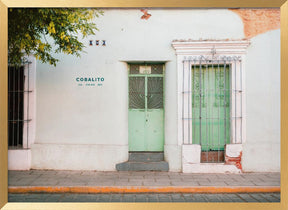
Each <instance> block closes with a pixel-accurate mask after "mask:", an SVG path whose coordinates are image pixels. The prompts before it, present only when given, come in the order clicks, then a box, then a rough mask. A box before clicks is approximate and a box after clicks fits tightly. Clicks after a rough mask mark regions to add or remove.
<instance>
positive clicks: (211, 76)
mask: <svg viewBox="0 0 288 210" xmlns="http://www.w3.org/2000/svg"><path fill="white" fill-rule="evenodd" d="M192 138H193V144H200V145H201V148H202V151H221V150H224V146H225V144H227V143H229V142H230V71H229V66H228V65H225V66H224V65H219V66H213V67H212V66H206V65H205V66H204V65H203V66H202V67H201V68H200V66H193V67H192Z"/></svg>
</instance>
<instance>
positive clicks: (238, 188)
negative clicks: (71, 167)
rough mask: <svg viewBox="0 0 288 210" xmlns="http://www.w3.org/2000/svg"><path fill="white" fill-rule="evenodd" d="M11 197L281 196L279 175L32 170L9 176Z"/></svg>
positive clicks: (9, 174)
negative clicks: (137, 195) (49, 194)
mask: <svg viewBox="0 0 288 210" xmlns="http://www.w3.org/2000/svg"><path fill="white" fill-rule="evenodd" d="M8 185H9V187H8V188H9V193H33V192H34V193H35V192H42V193H43V192H44V193H241V192H254V193H256V192H259V193H263V192H280V173H243V174H183V173H177V172H96V171H54V170H30V171H9V172H8Z"/></svg>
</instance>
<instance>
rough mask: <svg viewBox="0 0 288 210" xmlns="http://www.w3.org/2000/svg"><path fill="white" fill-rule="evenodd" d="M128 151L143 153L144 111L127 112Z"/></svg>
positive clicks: (144, 135)
mask: <svg viewBox="0 0 288 210" xmlns="http://www.w3.org/2000/svg"><path fill="white" fill-rule="evenodd" d="M128 114H129V119H128V120H129V151H145V150H146V145H145V143H146V142H145V139H146V134H145V127H146V121H145V118H146V116H145V115H146V113H145V110H129V113H128Z"/></svg>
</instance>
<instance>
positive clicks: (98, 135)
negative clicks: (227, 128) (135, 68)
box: [32, 9, 279, 171]
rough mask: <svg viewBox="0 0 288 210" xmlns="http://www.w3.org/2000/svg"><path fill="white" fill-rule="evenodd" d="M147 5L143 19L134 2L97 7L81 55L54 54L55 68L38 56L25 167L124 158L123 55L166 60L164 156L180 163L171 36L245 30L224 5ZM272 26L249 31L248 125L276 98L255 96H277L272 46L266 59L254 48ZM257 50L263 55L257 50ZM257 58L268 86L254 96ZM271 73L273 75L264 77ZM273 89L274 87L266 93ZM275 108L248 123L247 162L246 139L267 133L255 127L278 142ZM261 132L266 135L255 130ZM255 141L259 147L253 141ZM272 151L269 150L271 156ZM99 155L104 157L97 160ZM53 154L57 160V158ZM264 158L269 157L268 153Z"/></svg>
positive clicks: (111, 166) (110, 166) (232, 34)
mask: <svg viewBox="0 0 288 210" xmlns="http://www.w3.org/2000/svg"><path fill="white" fill-rule="evenodd" d="M149 13H150V14H151V15H152V16H151V17H150V18H149V19H148V20H143V19H141V16H142V15H143V13H142V12H140V10H139V9H120V10H119V9H108V10H104V16H102V17H100V18H98V19H96V23H97V26H98V28H99V29H100V31H99V32H97V33H96V35H95V36H90V37H88V38H87V39H85V40H83V41H84V43H85V45H86V46H87V48H86V49H85V51H86V53H82V56H81V58H76V57H73V56H65V55H56V56H57V57H58V58H59V59H60V60H61V61H60V62H59V63H58V64H57V67H56V68H54V67H52V66H49V65H46V64H41V63H39V62H38V64H37V84H36V86H37V113H36V116H37V126H36V140H35V144H34V145H32V168H44V169H45V168H49V169H51V168H55V169H75V170H77V169H79V170H80V169H91V170H115V164H116V163H120V162H123V161H125V160H127V158H128V71H127V65H126V63H125V61H165V62H166V65H165V67H166V72H165V151H164V152H165V159H166V160H167V161H168V162H169V167H170V170H171V171H181V170H182V169H181V146H179V145H178V139H177V132H178V131H177V123H178V122H177V72H176V66H177V64H176V55H175V51H174V49H173V48H172V46H171V43H172V40H175V39H178V40H179V39H195V40H199V39H203V40H204V39H241V38H243V37H244V34H243V24H242V21H241V19H240V17H239V16H238V15H237V14H235V13H233V12H231V11H229V10H225V9H219V10H207V9H202V10H189V9H184V10H174V9H165V10H159V9H151V10H149ZM271 33H272V35H267V36H268V37H266V35H263V36H264V37H262V38H261V37H260V36H259V38H258V37H256V38H255V39H253V40H252V49H251V50H249V54H248V57H249V56H250V55H251V56H252V57H255V59H249V60H248V62H247V72H248V71H250V73H249V74H248V73H247V74H246V75H247V116H248V117H249V120H247V127H248V126H252V125H254V123H255V121H256V120H257V118H259V116H261V117H262V116H263V114H264V113H267V112H268V111H269V110H270V108H271V106H273V107H274V108H275V109H276V108H277V107H278V106H277V104H273V105H272V104H271V105H270V106H269V105H268V104H267V105H265V106H263V105H262V104H261V102H262V101H264V102H266V101H271V102H272V101H273V100H276V99H278V98H279V97H278V96H279V90H277V88H279V87H278V86H279V85H278V86H277V81H278V80H277V79H279V78H278V77H277V75H272V71H269V69H271V65H272V66H274V67H275V69H276V70H278V69H279V63H277V60H276V58H277V55H278V56H279V53H278V54H277V53H276V54H275V53H274V54H273V56H272V57H273V59H272V64H271V59H269V60H268V59H267V57H269V56H270V54H269V53H268V52H267V53H266V54H265V52H262V51H263V48H261V44H263V43H265V40H267V39H268V40H271V41H270V42H271V45H269V46H272V44H273V41H272V39H276V38H277V37H276V36H277V33H278V34H279V32H271ZM273 34H276V35H273ZM265 37H266V38H265ZM89 40H93V41H94V43H93V44H94V46H88V45H89ZM95 40H106V44H107V45H106V46H105V47H103V46H95ZM276 44H279V40H278V41H277V42H276ZM100 45H101V42H100ZM259 46H260V48H259ZM273 49H274V51H276V50H277V49H276V48H273ZM278 49H279V46H278ZM274 51H273V52H274ZM258 53H261V56H262V57H260V56H257V54H258ZM278 58H279V57H278ZM259 59H261V62H262V63H261V62H260V61H259ZM259 62H260V63H261V66H262V69H261V72H267V74H266V73H265V74H260V78H262V80H263V81H262V82H263V83H261V84H262V86H263V85H265V87H266V86H267V82H268V83H269V84H270V86H271V87H272V86H273V88H272V90H271V91H268V92H269V94H267V91H265V93H264V94H262V95H261V94H260V95H261V96H262V98H263V100H262V101H261V100H259V101H258V102H255V96H258V92H259V91H260V90H261V88H260V87H261V85H260V86H259V87H257V89H254V86H257V85H256V84H257V83H256V82H255V81H256V80H257V78H259V75H258V73H259V70H258V71H256V69H255V68H254V67H255V66H257V63H259ZM273 62H276V64H273ZM248 65H249V67H248ZM269 65H270V67H269V68H268V66H269ZM277 65H278V66H277ZM276 67H277V68H278V69H277V68H276ZM257 68H259V67H257ZM251 69H252V70H251ZM263 69H264V70H263ZM276 70H275V71H276ZM278 71H279V70H278ZM278 75H279V72H278ZM271 76H273V77H272V79H273V78H274V79H273V80H270V77H271ZM76 77H104V79H105V81H104V82H103V86H99V87H97V86H96V87H79V86H78V85H77V82H76V81H75V79H76ZM248 77H249V79H248ZM251 90H252V92H251ZM273 91H275V93H276V94H275V95H272V93H274V92H273ZM277 91H278V92H277ZM277 97H278V98H277ZM250 104H253V105H252V107H249V106H250ZM258 105H260V106H262V109H261V110H256V107H257V106H258ZM278 105H279V104H278ZM248 107H249V108H248ZM254 111H256V113H255V112H254ZM260 111H261V112H260ZM274 112H275V114H276V115H274V114H268V115H267V117H268V119H267V120H265V121H264V122H263V123H264V124H263V123H262V120H261V122H260V120H258V121H257V123H258V125H259V126H256V128H255V129H253V126H252V127H251V128H250V129H248V128H247V130H248V131H247V144H246V147H244V151H245V153H247V158H248V159H243V164H244V165H245V168H247V169H251V170H254V169H255V167H254V165H253V164H252V163H251V164H249V163H248V162H249V161H250V159H251V158H252V156H253V152H251V149H253V148H254V146H253V145H255V144H256V143H258V142H259V141H262V142H266V143H267V144H270V143H271V140H270V138H268V137H267V136H266V135H264V134H263V135H262V134H261V132H263V129H264V128H265V129H266V128H267V127H269V125H270V124H271V126H270V130H271V132H270V131H269V133H271V135H272V137H275V138H274V139H273V140H272V141H273V142H274V143H275V144H274V143H273V145H276V143H277V142H278V144H279V138H278V139H277V137H279V135H278V134H277V132H278V130H279V122H278V124H277V122H276V121H277V120H279V117H278V118H277V113H278V115H279V112H277V111H274ZM275 116H276V119H275ZM265 122H266V124H265ZM275 122H276V124H275ZM272 123H274V124H273V125H272ZM259 129H260V130H259ZM277 129H278V130H277ZM261 135H262V136H265V138H260V137H261ZM277 135H278V136H277ZM259 139H261V140H259ZM248 142H249V143H248ZM252 142H253V143H252ZM267 144H265V145H267ZM256 146H257V147H256V148H260V146H259V145H258V144H257V145H256ZM111 148H113V149H111ZM249 148H250V149H249ZM80 150H81V152H79V151H80ZM116 151H117V153H115V152H116ZM276 151H277V150H275V152H276ZM275 152H272V153H271V155H272V156H273V158H275V161H278V159H277V157H276V154H275ZM86 154H89V155H86ZM77 156H79V159H77V158H76V157H77ZM55 157H57V158H55ZM103 157H105V158H108V159H109V158H110V160H108V162H107V160H105V161H103V159H101V158H103ZM60 158H61V161H57V159H60ZM75 158H76V159H77V160H76V159H75ZM259 158H260V156H259ZM96 163H97V164H96ZM267 163H268V164H269V165H271V164H272V163H273V161H270V162H267ZM276 165H277V164H276ZM268 168H271V167H270V166H269V167H268Z"/></svg>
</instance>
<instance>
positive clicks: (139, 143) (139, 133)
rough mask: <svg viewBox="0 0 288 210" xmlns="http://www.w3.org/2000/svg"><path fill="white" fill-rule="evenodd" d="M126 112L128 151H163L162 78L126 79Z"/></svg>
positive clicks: (145, 76)
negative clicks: (127, 105)
mask: <svg viewBox="0 0 288 210" xmlns="http://www.w3.org/2000/svg"><path fill="white" fill-rule="evenodd" d="M152 70H153V69H152ZM152 73H153V71H152ZM128 112H129V113H128V115H129V116H128V117H129V151H144V152H145V151H163V150H164V109H163V74H130V75H129V111H128Z"/></svg>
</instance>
